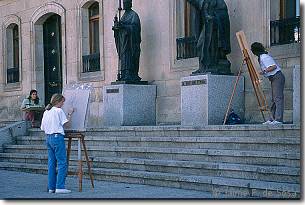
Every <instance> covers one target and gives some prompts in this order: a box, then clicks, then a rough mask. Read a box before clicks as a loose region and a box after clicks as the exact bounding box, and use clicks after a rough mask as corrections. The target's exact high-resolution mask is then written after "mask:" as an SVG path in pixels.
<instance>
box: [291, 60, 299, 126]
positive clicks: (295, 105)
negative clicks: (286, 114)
mask: <svg viewBox="0 0 305 205" xmlns="http://www.w3.org/2000/svg"><path fill="white" fill-rule="evenodd" d="M300 118H301V72H300V66H299V65H298V66H295V67H294V69H293V124H300Z"/></svg>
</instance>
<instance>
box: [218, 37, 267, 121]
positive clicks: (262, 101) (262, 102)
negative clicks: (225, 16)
mask: <svg viewBox="0 0 305 205" xmlns="http://www.w3.org/2000/svg"><path fill="white" fill-rule="evenodd" d="M236 37H237V40H238V43H239V46H240V49H241V51H242V54H243V57H244V59H243V61H242V64H241V66H240V69H239V72H238V76H237V79H236V82H235V85H234V89H233V93H232V95H231V98H230V101H229V104H228V108H227V112H226V115H225V119H224V122H223V124H224V125H225V123H226V121H227V117H228V113H229V111H230V108H231V104H232V100H233V97H234V94H235V91H236V87H237V84H238V81H239V79H240V76H241V73H242V68H243V65H245V64H246V65H247V68H248V71H249V75H250V79H251V82H252V85H253V89H254V92H255V96H256V99H257V102H258V106H259V110H260V112H261V114H262V117H263V119H264V121H266V118H265V115H264V111H267V112H268V114H269V116H271V115H270V110H269V108H268V105H267V100H266V96H265V94H264V92H263V90H262V88H261V86H260V80H259V77H258V76H259V74H258V73H257V71H256V69H255V67H254V65H253V62H252V59H251V57H250V55H249V50H250V49H249V46H248V44H247V40H246V36H245V33H244V32H243V31H239V32H237V33H236Z"/></svg>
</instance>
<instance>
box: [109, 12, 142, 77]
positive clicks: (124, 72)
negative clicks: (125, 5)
mask: <svg viewBox="0 0 305 205" xmlns="http://www.w3.org/2000/svg"><path fill="white" fill-rule="evenodd" d="M120 25H121V26H122V27H121V28H120V29H118V30H114V37H115V44H116V48H117V52H118V55H119V70H120V72H121V76H120V79H118V80H121V81H128V82H136V81H140V80H141V78H140V77H139V76H138V72H139V59H140V52H141V49H140V43H141V23H140V18H139V16H138V14H137V13H136V12H135V11H133V10H129V11H125V13H124V15H123V16H122V18H121V20H120Z"/></svg>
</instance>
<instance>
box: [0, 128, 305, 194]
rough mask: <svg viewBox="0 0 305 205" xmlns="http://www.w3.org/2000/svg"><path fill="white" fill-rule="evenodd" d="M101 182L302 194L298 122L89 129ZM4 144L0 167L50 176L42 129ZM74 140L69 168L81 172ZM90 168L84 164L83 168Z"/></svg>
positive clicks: (89, 143)
mask: <svg viewBox="0 0 305 205" xmlns="http://www.w3.org/2000/svg"><path fill="white" fill-rule="evenodd" d="M85 136H86V138H85V140H86V146H87V150H88V153H89V158H90V160H91V164H92V167H93V174H94V178H95V179H96V180H109V181H117V182H128V183H139V184H149V185H157V186H168V187H175V188H183V189H194V190H200V191H208V192H210V193H212V194H213V196H215V198H252V197H253V198H281V199H282V198H285V199H290V198H297V199H299V198H300V197H301V194H300V190H301V188H300V182H301V177H300V175H301V172H300V126H295V125H281V126H276V127H274V126H273V127H271V126H267V125H266V126H265V125H239V126H207V127H200V128H199V127H180V126H161V127H108V128H101V129H89V130H87V131H86V133H85ZM15 142H16V143H15V144H6V145H4V147H3V148H4V149H3V150H4V151H3V153H0V169H6V170H15V171H25V172H35V173H44V174H46V173H47V151H46V147H45V145H44V142H45V138H44V134H43V132H41V131H39V130H38V129H30V130H29V132H28V135H27V136H17V137H15ZM76 156H77V142H76V141H75V142H73V144H72V152H71V160H70V167H69V171H70V172H75V171H76V170H77V159H76ZM84 168H85V170H84V171H85V172H87V170H86V165H84Z"/></svg>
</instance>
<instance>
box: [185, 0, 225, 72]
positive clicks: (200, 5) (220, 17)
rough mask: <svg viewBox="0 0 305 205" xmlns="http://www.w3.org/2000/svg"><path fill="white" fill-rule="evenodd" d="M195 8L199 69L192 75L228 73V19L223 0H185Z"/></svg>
mask: <svg viewBox="0 0 305 205" xmlns="http://www.w3.org/2000/svg"><path fill="white" fill-rule="evenodd" d="M187 1H188V2H189V3H190V4H191V5H192V6H194V8H195V9H196V21H195V22H196V23H195V26H196V30H198V33H197V34H196V38H197V40H198V42H197V49H198V55H199V69H198V70H197V71H195V72H193V75H199V74H207V73H211V74H216V75H217V74H218V75H230V74H231V69H230V67H231V63H230V61H229V60H228V59H227V56H226V55H228V54H229V53H231V44H230V20H229V15H228V9H227V5H226V3H225V1H224V0H187Z"/></svg>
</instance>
